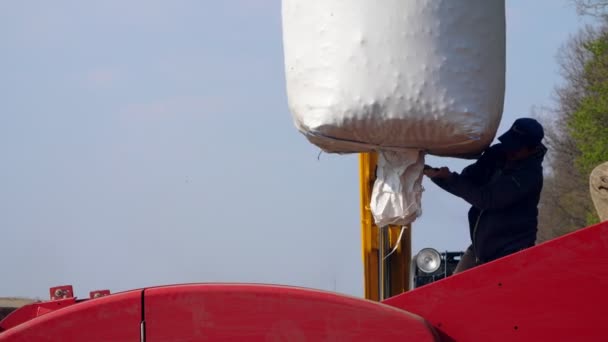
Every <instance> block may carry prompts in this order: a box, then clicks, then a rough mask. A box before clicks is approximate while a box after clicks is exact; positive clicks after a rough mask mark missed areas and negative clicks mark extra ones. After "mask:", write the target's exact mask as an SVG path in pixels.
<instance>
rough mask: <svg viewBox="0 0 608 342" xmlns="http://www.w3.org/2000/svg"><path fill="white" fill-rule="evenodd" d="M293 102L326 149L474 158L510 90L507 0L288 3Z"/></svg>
mask: <svg viewBox="0 0 608 342" xmlns="http://www.w3.org/2000/svg"><path fill="white" fill-rule="evenodd" d="M282 6H283V8H282V11H283V42H284V58H285V72H286V83H287V93H288V101H289V108H290V111H291V113H292V115H293V118H294V121H295V125H296V126H297V128H298V129H299V130H300V131H301V132H302V133H304V134H305V135H306V136H307V137H308V139H310V141H312V142H313V143H314V144H316V145H318V146H319V147H320V148H322V149H323V150H325V151H327V152H340V153H347V152H362V151H370V150H400V149H405V148H417V149H422V150H425V151H428V152H429V153H432V154H437V155H450V156H455V155H468V154H475V153H477V152H479V151H481V150H482V149H483V148H484V147H486V146H487V145H488V144H489V143H490V142H491V141H492V140H493V138H494V135H495V134H496V129H497V127H498V124H499V122H500V119H501V115H502V109H503V100H504V88H505V3H504V0H283V3H282Z"/></svg>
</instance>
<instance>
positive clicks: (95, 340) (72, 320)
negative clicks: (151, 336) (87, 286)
mask: <svg viewBox="0 0 608 342" xmlns="http://www.w3.org/2000/svg"><path fill="white" fill-rule="evenodd" d="M141 293H142V291H141V290H136V291H130V292H124V293H119V294H115V295H111V296H107V297H102V298H98V299H92V300H87V301H85V302H82V303H77V304H74V305H71V306H69V307H66V308H63V309H60V310H56V311H53V312H50V313H48V314H45V315H43V316H40V317H38V318H34V319H32V320H30V321H28V322H25V323H23V324H20V325H18V326H16V327H14V328H12V329H10V330H7V331H5V332H3V333H0V342H51V341H52V342H57V341H61V342H82V341H87V342H108V341H112V342H127V341H128V342H136V341H139V340H140V323H141V316H142V308H141ZM49 303H50V304H52V303H55V302H49Z"/></svg>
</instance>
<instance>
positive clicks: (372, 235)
mask: <svg viewBox="0 0 608 342" xmlns="http://www.w3.org/2000/svg"><path fill="white" fill-rule="evenodd" d="M377 162H378V155H377V153H361V154H360V155H359V179H360V191H361V245H362V248H361V249H362V256H363V269H364V281H365V286H364V287H365V298H367V299H370V300H375V301H381V300H384V299H386V298H389V297H392V296H395V295H398V294H400V293H403V292H405V291H408V290H409V285H410V280H409V279H410V262H411V254H412V252H411V236H412V235H411V226H407V227H405V231H404V234H403V236H402V238H401V241H397V240H398V238H399V234H400V233H401V227H398V226H390V227H388V230H384V231H383V233H384V234H380V233H381V231H380V230H379V229H378V227H377V226H376V225H375V224H374V219H373V217H372V213H371V209H370V200H371V195H372V189H373V186H374V182H375V180H376V165H377ZM381 241H383V242H384V244H381V243H380V242H381ZM395 244H399V246H398V248H397V250H396V251H395V253H393V254H392V255H391V256H390V257H388V258H387V259H386V260H385V261H384V262H381V260H383V259H384V258H383V256H385V255H386V253H387V251H390V250H392V249H393V248H394V247H395Z"/></svg>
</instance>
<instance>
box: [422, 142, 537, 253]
mask: <svg viewBox="0 0 608 342" xmlns="http://www.w3.org/2000/svg"><path fill="white" fill-rule="evenodd" d="M546 151H547V149H546V148H545V147H544V146H540V147H539V150H538V152H537V153H536V154H535V155H533V156H531V157H529V158H527V159H525V160H519V161H515V162H506V161H505V158H504V154H503V153H502V152H501V147H500V144H497V145H494V146H492V147H490V148H488V149H487V150H486V151H485V152H484V154H483V155H482V156H481V157H480V158H479V160H477V162H475V163H474V164H472V165H470V166H467V167H466V168H465V169H464V170H463V171H462V173H461V174H457V173H453V174H452V177H450V178H449V179H447V180H446V179H433V182H435V183H436V184H437V185H439V186H440V187H441V188H443V189H445V190H446V191H448V192H450V193H452V194H454V195H456V196H458V197H461V198H463V199H464V200H466V201H467V202H468V203H470V204H471V205H472V207H471V209H470V210H469V228H470V234H471V241H472V247H473V252H474V253H475V256H476V258H477V260H478V262H480V263H484V262H488V261H492V260H494V259H497V258H500V257H503V256H506V255H508V254H511V253H514V252H517V251H519V250H521V249H524V248H527V247H531V246H533V245H534V243H535V241H536V232H537V224H538V202H539V200H540V192H541V189H542V187H543V168H542V161H543V158H544V156H545V153H546Z"/></svg>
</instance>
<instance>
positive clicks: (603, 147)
mask: <svg viewBox="0 0 608 342" xmlns="http://www.w3.org/2000/svg"><path fill="white" fill-rule="evenodd" d="M583 47H584V48H585V50H586V51H587V52H588V53H589V56H590V57H589V59H588V61H587V62H586V63H585V66H584V70H583V78H584V80H585V85H584V90H583V92H584V94H585V95H584V96H583V98H582V99H581V101H580V105H579V106H578V108H577V109H576V110H575V111H574V112H573V113H572V116H571V117H570V118H569V120H568V128H569V133H570V135H571V136H572V138H573V139H574V142H575V144H576V147H577V149H578V150H579V151H580V154H578V156H577V158H576V159H575V165H576V167H577V169H578V170H579V172H580V173H581V174H582V175H589V174H590V173H591V171H592V170H593V168H595V167H596V166H597V165H599V164H601V163H603V162H605V161H607V160H608V32H606V30H603V31H601V32H600V33H599V34H598V35H597V37H596V38H595V39H593V40H590V41H588V42H586V43H585V44H584V45H583ZM586 218H587V224H592V223H596V222H598V221H599V219H598V217H597V215H596V213H595V210H591V211H589V212H587V214H586Z"/></svg>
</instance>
